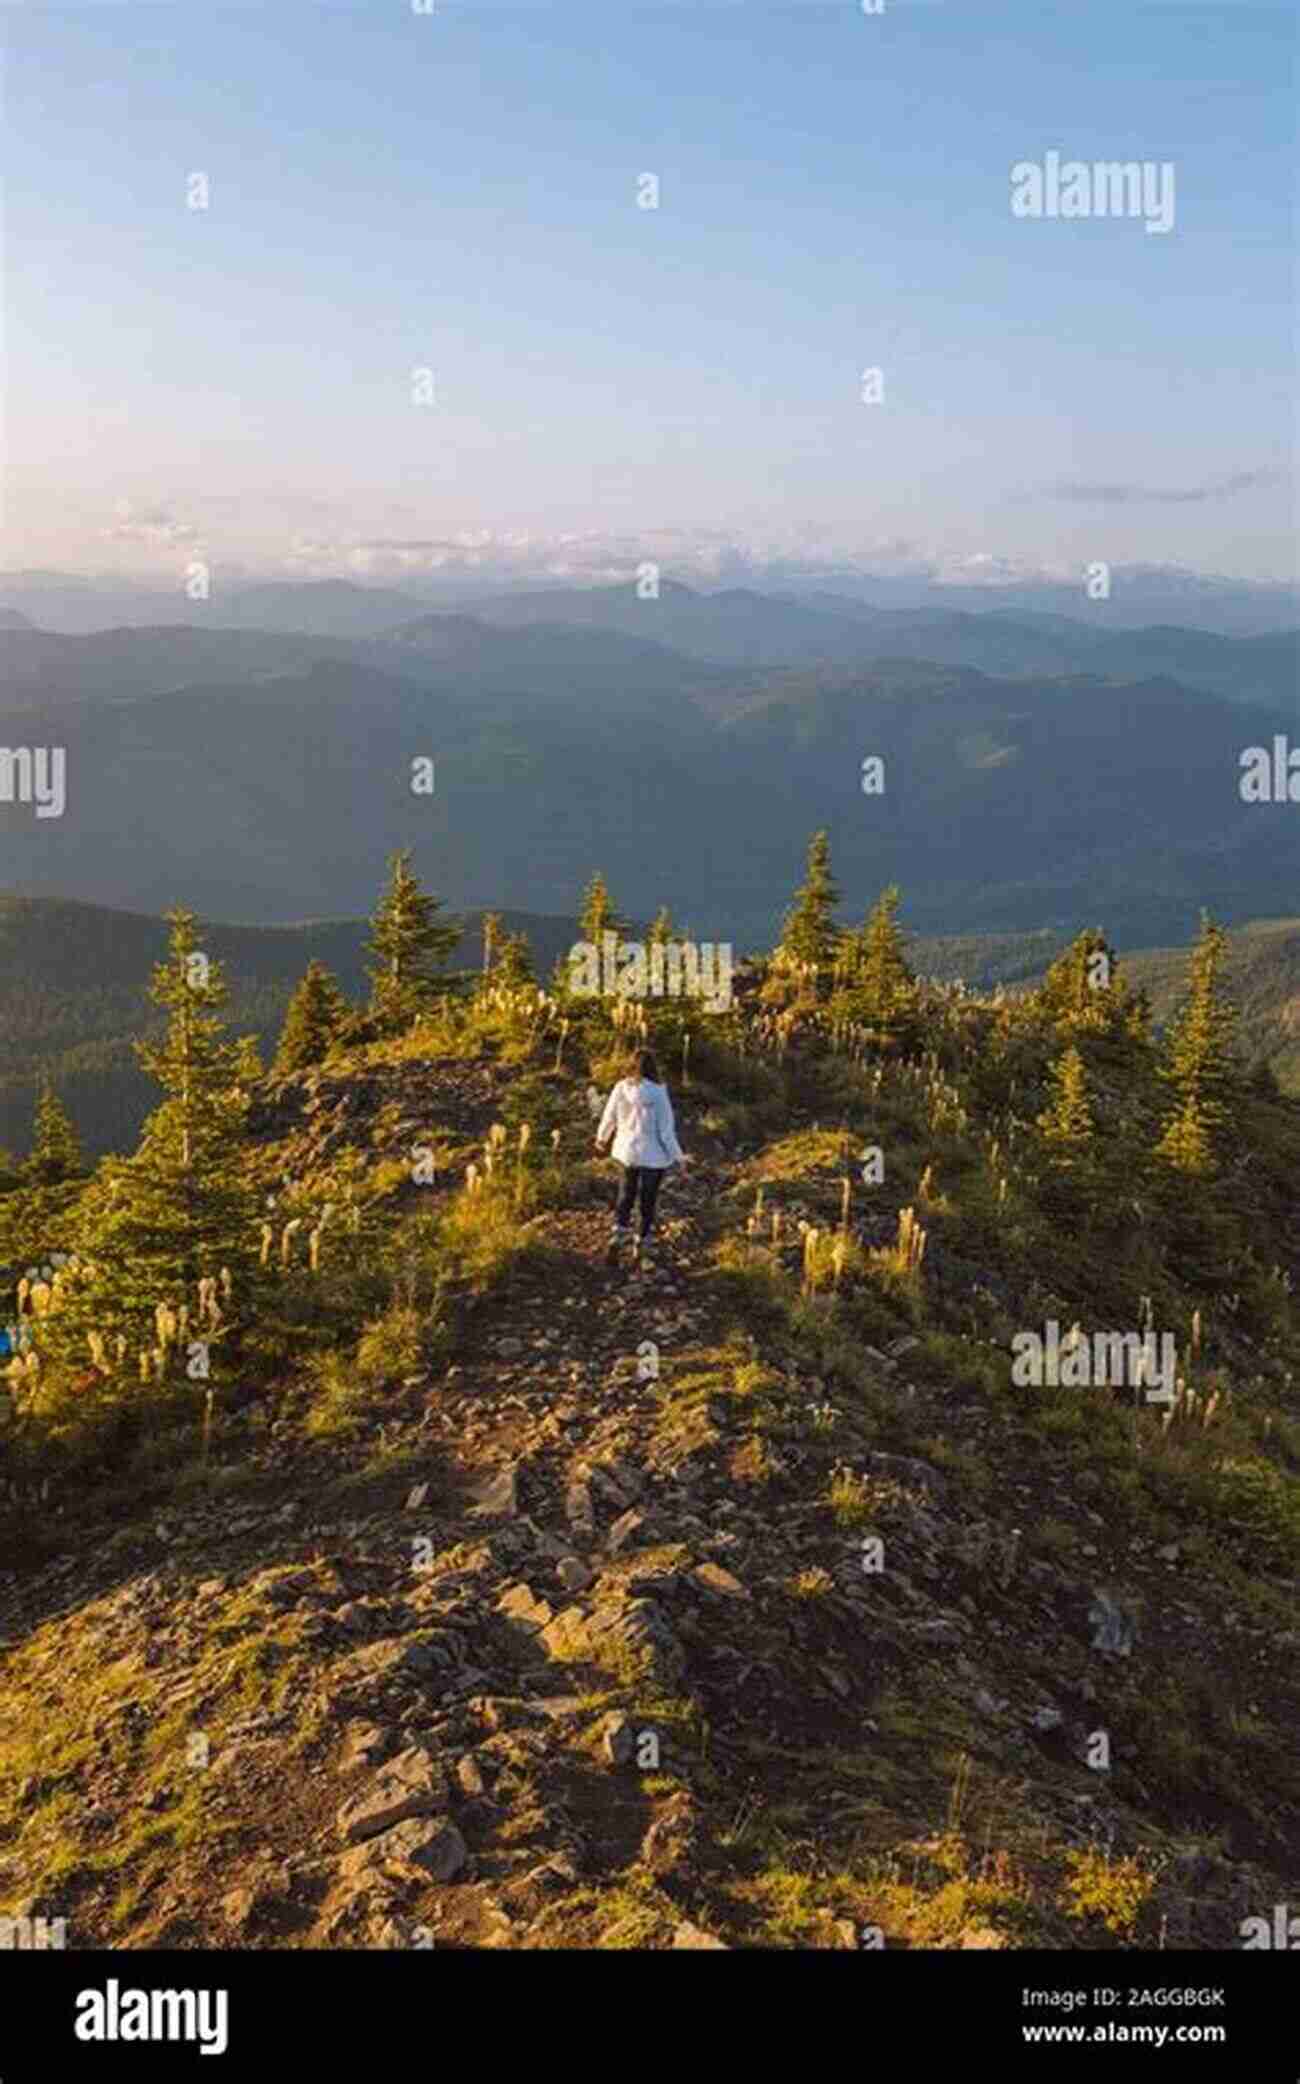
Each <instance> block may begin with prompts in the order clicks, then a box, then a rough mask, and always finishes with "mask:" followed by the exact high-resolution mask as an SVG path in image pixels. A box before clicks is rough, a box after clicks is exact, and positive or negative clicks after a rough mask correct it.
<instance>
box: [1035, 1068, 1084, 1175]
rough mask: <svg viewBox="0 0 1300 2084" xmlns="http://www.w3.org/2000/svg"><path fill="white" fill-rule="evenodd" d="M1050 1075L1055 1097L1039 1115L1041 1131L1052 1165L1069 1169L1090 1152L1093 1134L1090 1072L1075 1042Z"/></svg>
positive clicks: (1039, 1128) (1051, 1070)
mask: <svg viewBox="0 0 1300 2084" xmlns="http://www.w3.org/2000/svg"><path fill="white" fill-rule="evenodd" d="M1048 1078H1049V1080H1050V1082H1051V1091H1052V1098H1051V1103H1050V1105H1049V1106H1048V1107H1047V1108H1046V1109H1045V1110H1044V1112H1043V1113H1042V1114H1040V1115H1039V1117H1038V1133H1039V1135H1040V1136H1041V1137H1042V1139H1043V1142H1044V1144H1045V1145H1046V1147H1047V1156H1048V1162H1049V1164H1051V1165H1053V1166H1055V1167H1058V1168H1060V1169H1062V1170H1066V1171H1069V1170H1073V1169H1074V1168H1075V1167H1077V1166H1078V1165H1079V1164H1080V1162H1081V1161H1082V1160H1083V1159H1084V1158H1085V1157H1086V1156H1087V1155H1088V1151H1089V1146H1090V1145H1091V1142H1092V1136H1093V1119H1092V1108H1091V1106H1090V1105H1089V1102H1088V1085H1087V1075H1086V1073H1085V1071H1084V1067H1083V1058H1082V1057H1081V1056H1080V1054H1079V1051H1078V1049H1077V1048H1076V1047H1075V1046H1074V1045H1073V1044H1071V1046H1070V1048H1069V1049H1067V1050H1066V1051H1065V1053H1064V1055H1062V1056H1059V1057H1058V1058H1057V1059H1056V1061H1055V1063H1054V1064H1052V1065H1051V1066H1050V1067H1049V1069H1048Z"/></svg>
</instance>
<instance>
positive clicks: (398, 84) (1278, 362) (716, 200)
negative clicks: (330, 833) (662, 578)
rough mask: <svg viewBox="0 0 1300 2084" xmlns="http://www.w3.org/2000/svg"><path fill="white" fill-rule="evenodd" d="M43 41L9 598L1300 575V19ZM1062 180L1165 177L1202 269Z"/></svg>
mask: <svg viewBox="0 0 1300 2084" xmlns="http://www.w3.org/2000/svg"><path fill="white" fill-rule="evenodd" d="M4 34H5V46H6V63H5V75H6V102H7V118H8V143H7V150H6V169H5V172H6V185H7V194H8V211H7V257H8V278H9V279H8V291H7V297H6V305H5V316H6V323H7V337H8V357H9V367H8V387H7V388H8V406H9V414H10V424H11V429H12V433H11V444H10V457H9V467H8V471H7V481H6V495H7V496H6V514H5V519H6V526H7V533H8V537H9V548H8V553H7V561H8V562H9V563H10V564H11V565H13V564H19V563H44V564H62V565H65V566H66V565H77V566H81V567H86V568H90V567H98V568H109V567H111V566H114V565H118V566H125V565H130V566H135V567H150V566H152V567H153V568H155V569H158V570H160V571H162V570H167V569H173V568H175V567H177V565H178V563H183V562H184V561H185V559H186V558H187V557H188V556H190V555H192V554H194V551H195V549H196V547H197V548H198V549H199V550H200V551H202V552H203V553H204V554H209V555H213V556H215V557H216V558H217V560H218V561H220V560H222V559H226V560H234V561H244V562H246V563H248V564H251V565H254V566H259V567H265V568H267V569H300V570H312V571H322V572H323V571H327V570H334V569H337V570H353V571H366V570H370V571H389V570H393V571H396V570H399V569H400V568H401V567H402V565H403V563H404V562H410V561H411V560H414V561H415V562H416V563H417V564H418V563H420V562H421V561H422V560H424V557H425V553H424V552H423V550H419V549H404V550H396V549H394V550H392V551H376V550H374V549H373V548H372V549H370V550H366V549H365V547H364V546H366V545H372V546H373V545H383V544H408V545H411V544H414V545H422V544H425V543H437V542H440V541H443V540H445V539H454V538H457V537H462V538H463V537H465V536H467V535H474V534H481V535H482V536H483V538H484V539H485V542H486V543H487V547H488V550H489V554H490V548H491V540H495V539H499V538H501V537H503V536H507V535H511V534H513V535H525V534H526V535H528V536H530V537H532V538H534V539H544V540H547V541H550V540H552V539H554V538H555V537H558V536H561V535H578V536H585V537H590V538H596V539H604V538H607V537H608V538H616V539H618V540H619V541H621V542H624V543H626V542H633V541H638V540H641V539H642V538H648V537H650V536H651V535H654V534H656V532H657V533H659V534H660V535H661V536H662V537H663V538H664V539H671V537H672V535H673V533H674V532H681V533H682V534H683V535H684V536H685V535H687V534H690V533H692V532H708V533H709V534H710V535H711V536H712V537H713V538H714V539H716V540H717V541H718V542H719V543H723V544H727V543H731V542H734V543H736V544H738V545H742V546H743V545H748V544H773V543H778V542H779V543H783V544H786V545H788V546H790V548H791V550H792V551H797V550H798V549H799V548H800V547H801V546H802V547H806V548H811V549H814V550H815V549H817V548H818V547H819V546H821V547H824V548H826V549H827V550H828V551H829V550H830V549H832V548H833V549H835V550H837V551H841V552H842V551H846V550H849V549H854V550H856V551H860V552H861V553H862V554H863V555H864V556H865V557H868V558H869V557H870V556H872V555H875V556H878V557H886V558H887V557H894V558H897V559H899V560H901V561H906V560H908V559H909V558H912V557H917V558H921V559H925V558H937V559H939V560H952V561H955V562H958V563H960V562H962V561H963V560H966V559H969V558H972V557H980V556H992V557H998V558H1005V559H1007V560H1008V561H1011V562H1017V561H1024V562H1028V563H1031V564H1032V563H1035V562H1041V563H1043V564H1044V565H1048V566H1053V567H1056V566H1061V567H1064V566H1069V565H1070V564H1072V563H1074V562H1077V561H1078V560H1079V559H1081V558H1091V557H1103V558H1110V559H1112V560H1114V561H1116V562H1124V561H1132V560H1143V561H1152V562H1160V563H1163V562H1171V563H1186V564H1191V565H1194V566H1197V567H1199V568H1201V569H1206V570H1216V571H1222V572H1231V573H1235V574H1238V575H1241V576H1261V577H1270V576H1271V577H1289V576H1292V574H1293V570H1294V566H1293V558H1294V549H1293V540H1294V522H1295V505H1294V484H1293V476H1292V469H1293V456H1294V421H1293V406H1292V403H1291V399H1292V394H1293V391H1294V333H1293V316H1292V310H1293V299H1294V290H1295V270H1294V231H1295V223H1294V201H1295V191H1294V182H1295V132H1294V117H1293V109H1294V100H1295V88H1296V65H1295V54H1296V34H1297V24H1296V14H1295V11H1294V10H1293V9H1291V8H1287V9H1279V8H1264V7H1260V8H1257V7H1252V6H1247V5H1238V6H1226V7H1225V6H1223V5H1216V6H1197V7H1174V6H1157V7H1150V8H1146V7H1143V6H1141V5H1139V4H1136V0H1129V4H1126V5H1124V6H1122V7H1120V6H1111V5H1108V4H1105V0H1103V4H1100V5H1097V4H1089V5H1087V6H1079V7H1059V8H1058V7H1042V6H1038V5H1034V6H996V5H995V6H991V7H984V6H979V5H975V4H962V5H950V6H945V5H931V4H909V0H886V11H885V13H884V14H883V15H881V16H879V17H876V16H865V15H864V14H863V13H862V12H861V9H860V7H859V6H857V5H850V4H842V5H836V6H820V5H812V4H804V5H800V4H792V5H786V6H755V5H743V6H742V5H709V4H704V0H701V4H692V5H691V6H689V7H687V6H682V7H659V6H656V7H648V6H645V7H639V6H630V7H620V8H618V9H608V8H596V7H591V6H585V5H584V6H579V5H571V4H567V0H557V4H552V5H547V6H542V5H517V4H510V5H504V4H501V5H496V4H490V0H488V4H480V0H475V4H473V5H454V4H451V0H445V4H444V0H437V5H436V8H435V11H434V13H433V14H432V15H430V16H422V15H416V14H414V13H413V12H412V11H411V8H410V6H409V0H368V4H366V5H365V6H361V7H355V8H345V7H341V6H312V7H307V6H300V5H297V4H295V0H275V4H274V5H273V6H270V7H267V6H263V5H259V6H257V7H255V8H248V9H237V8H230V7H223V6H221V5H216V6H206V5H201V6H182V5H180V4H174V5H173V4H168V0H159V4H152V5H148V6H129V5H127V6H124V5H114V4H102V5H95V6H89V7H63V8H59V9H57V10H56V9H53V8H49V7H35V6H21V5H20V6H17V7H14V8H11V9H10V11H9V13H8V14H7V16H6V18H5V25H4ZM1049 151H1056V152H1058V153H1059V154H1060V155H1061V157H1062V159H1066V160H1068V159H1071V158H1076V159H1079V160H1083V161H1085V162H1088V163H1091V162H1093V161H1095V160H1116V159H1118V160H1130V159H1136V160H1139V161H1153V162H1157V163H1161V162H1166V161H1167V162H1172V164H1173V167H1174V177H1175V184H1176V217H1175V222H1174V226H1173V229H1172V230H1171V231H1169V232H1168V233H1167V234H1163V235H1162V234H1159V233H1149V232H1147V230H1146V229H1145V226H1144V224H1143V223H1142V222H1141V221H1133V220H1128V219H1120V220H1116V219H1113V218H1109V219H1101V220H1092V219H1089V220H1084V221H1064V220H1061V219H1059V218H1058V219H1055V220H1047V219H1044V220H1042V221H1038V222H1032V221H1023V220H1020V219H1017V218H1015V217H1014V216H1013V215H1012V213H1011V209H1010V203H1009V190H1010V169H1011V167H1012V166H1013V165H1014V164H1015V163H1017V162H1020V161H1035V162H1041V161H1042V160H1043V159H1044V157H1045V155H1046V154H1047V153H1048V152H1049ZM194 172H202V173H204V174H206V176H207V177H208V180H209V182H210V204H209V207H208V208H207V209H206V210H203V211H194V210H189V209H187V208H186V183H187V180H188V178H189V176H190V175H191V174H192V173H194ZM646 172H652V173H654V174H656V175H657V176H658V178H659V181H660V205H659V208H658V209H657V210H642V209H638V207H637V200H636V199H637V181H638V176H639V175H641V174H643V173H646ZM868 366H878V367H880V368H881V369H882V370H883V372H884V392H885V395H884V400H883V402H882V403H881V404H878V405H865V404H863V402H862V401H861V397H860V378H861V372H862V370H863V369H864V368H865V367H868ZM420 367H427V368H430V369H432V371H433V373H434V386H435V401H436V402H435V403H434V404H433V406H431V407H429V406H419V405H416V404H415V403H413V401H412V397H411V375H412V371H413V370H414V369H416V368H420ZM489 539H490V540H489Z"/></svg>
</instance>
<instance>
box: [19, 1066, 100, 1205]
mask: <svg viewBox="0 0 1300 2084" xmlns="http://www.w3.org/2000/svg"><path fill="white" fill-rule="evenodd" d="M85 1169H86V1167H85V1162H84V1160H83V1158H82V1155H81V1144H80V1141H79V1139H78V1136H77V1132H76V1129H75V1128H74V1127H73V1123H72V1117H71V1115H70V1114H69V1113H68V1110H67V1108H66V1107H65V1106H64V1105H63V1102H62V1101H61V1100H60V1099H59V1097H58V1095H57V1094H56V1093H55V1091H54V1088H53V1086H52V1085H51V1084H50V1081H49V1079H48V1078H47V1079H44V1080H42V1082H41V1088H40V1094H39V1097H38V1099H37V1102H36V1126H35V1135H34V1137H33V1141H32V1151H31V1156H30V1157H29V1158H28V1160H27V1163H26V1164H25V1165H24V1167H23V1177H24V1178H25V1179H26V1180H27V1181H28V1182H29V1183H30V1185H32V1186H34V1187H56V1186H58V1185H59V1183H60V1182H61V1181H63V1180H69V1179H76V1178H77V1177H78V1176H79V1175H80V1174H81V1173H84V1171H85Z"/></svg>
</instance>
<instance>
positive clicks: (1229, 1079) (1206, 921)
mask: <svg viewBox="0 0 1300 2084" xmlns="http://www.w3.org/2000/svg"><path fill="white" fill-rule="evenodd" d="M1227 945H1228V943H1227V936H1226V934H1225V933H1224V931H1223V929H1222V927H1220V926H1216V925H1215V923H1214V921H1213V920H1212V919H1211V918H1210V916H1209V914H1208V913H1203V914H1202V915H1201V933H1200V938H1199V940H1198V941H1197V944H1196V947H1195V950H1194V951H1193V954H1192V965H1191V977H1190V980H1189V991H1188V996H1187V999H1186V1001H1185V1003H1184V1005H1183V1007H1182V1010H1181V1012H1180V1013H1179V1015H1178V1018H1177V1020H1176V1021H1175V1022H1174V1025H1173V1027H1172V1029H1171V1031H1170V1035H1169V1042H1168V1047H1167V1051H1166V1057H1165V1062H1164V1064H1163V1065H1162V1066H1161V1073H1162V1076H1163V1077H1164V1078H1165V1080H1166V1082H1167V1083H1168V1084H1169V1085H1170V1086H1171V1087H1172V1088H1173V1093H1174V1109H1173V1113H1172V1115H1171V1117H1170V1119H1169V1122H1168V1123H1167V1125H1166V1128H1165V1133H1164V1135H1163V1136H1162V1138H1161V1140H1160V1142H1159V1144H1158V1145H1157V1155H1158V1156H1159V1157H1162V1158H1164V1159H1165V1160H1166V1161H1167V1162H1168V1163H1169V1164H1171V1165H1172V1166H1174V1167H1175V1168H1176V1170H1178V1171H1179V1172H1189V1173H1207V1172H1212V1171H1214V1170H1215V1168H1216V1164H1217V1156H1216V1144H1217V1142H1218V1139H1219V1137H1220V1135H1221V1134H1222V1131H1223V1128H1224V1126H1225V1124H1226V1122H1227V1119H1228V1100H1229V1098H1230V1095H1231V1093H1232V1090H1233V1088H1234V1086H1235V1084H1236V1070H1235V1066H1234V1062H1233V1039H1234V1033H1235V1022H1236V1015H1235V1010H1234V1008H1233V1007H1232V1005H1231V1003H1230V1002H1229V1000H1228V999H1227V998H1226V996H1225V994H1224V991H1223V987H1222V982H1221V978H1222V971H1223V963H1224V958H1225V956H1226V953H1227Z"/></svg>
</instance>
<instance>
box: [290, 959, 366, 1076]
mask: <svg viewBox="0 0 1300 2084" xmlns="http://www.w3.org/2000/svg"><path fill="white" fill-rule="evenodd" d="M347 1015H348V1003H347V1000H346V999H345V998H344V996H343V994H342V992H341V991H340V990H339V988H338V985H337V984H336V983H335V981H334V979H333V977H332V976H331V975H330V972H329V971H328V970H327V969H326V967H325V965H324V963H323V962H318V961H315V960H313V961H312V962H309V963H308V965H307V968H306V970H305V971H304V973H303V976H302V980H301V982H300V983H299V984H298V986H297V988H296V990H295V991H294V994H293V997H292V998H291V999H290V1001H289V1004H288V1006H287V1007H286V1009H285V1015H284V1027H283V1029H282V1031H281V1034H280V1046H279V1048H278V1049H277V1051H276V1053H275V1065H274V1070H275V1075H276V1076H277V1078H288V1077H290V1076H292V1074H293V1073H294V1072H295V1071H303V1070H305V1069H306V1068H307V1066H308V1065H309V1064H319V1063H320V1062H321V1061H322V1060H323V1058H324V1057H325V1056H326V1054H327V1053H328V1050H329V1047H330V1044H331V1042H333V1041H334V1039H335V1037H336V1036H337V1034H338V1032H339V1029H340V1027H341V1025H342V1023H343V1022H344V1020H346V1018H347Z"/></svg>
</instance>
